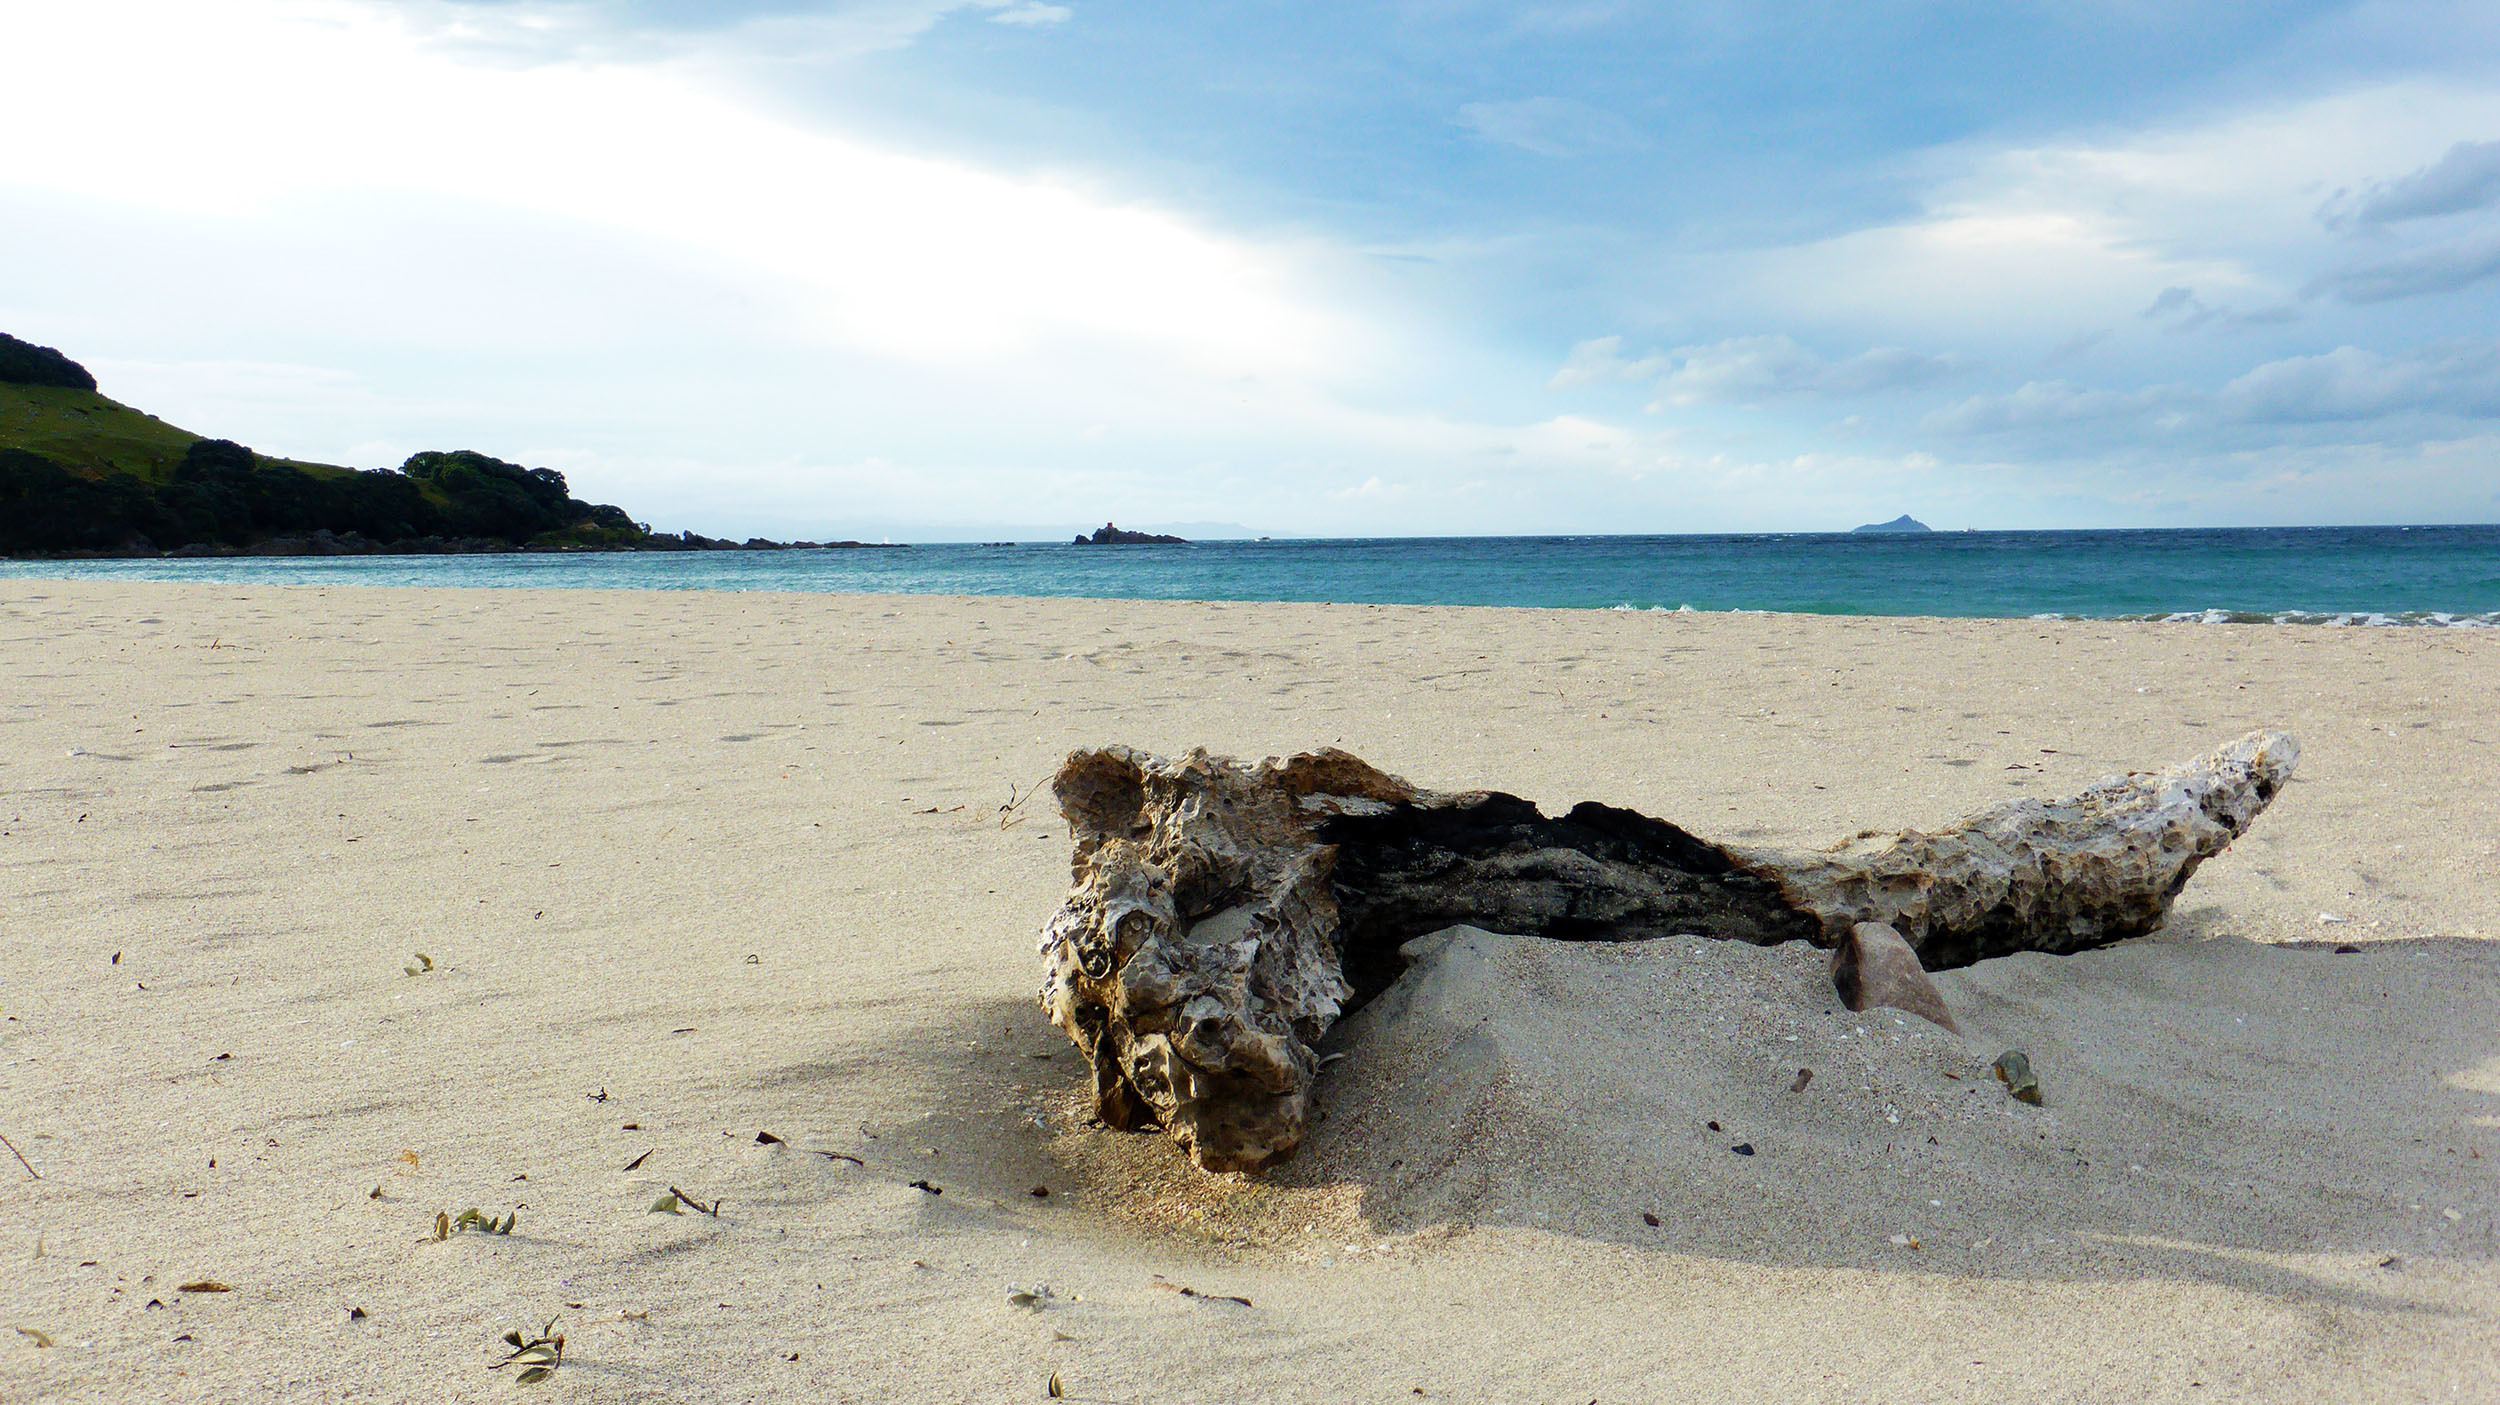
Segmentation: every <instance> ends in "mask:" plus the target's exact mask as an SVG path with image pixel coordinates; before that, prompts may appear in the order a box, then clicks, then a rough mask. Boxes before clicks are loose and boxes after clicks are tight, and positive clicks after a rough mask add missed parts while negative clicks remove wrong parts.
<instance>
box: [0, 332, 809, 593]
mask: <svg viewBox="0 0 2500 1405" xmlns="http://www.w3.org/2000/svg"><path fill="white" fill-rule="evenodd" d="M856 544H857V543H842V545H856ZM737 545H746V546H755V547H769V546H780V545H783V543H779V542H765V541H761V540H757V541H750V542H747V543H743V544H741V543H732V542H724V541H716V540H714V539H712V538H709V537H701V536H697V535H695V534H693V533H690V532H689V533H677V534H666V533H655V532H653V531H652V530H651V529H650V527H649V526H648V525H647V524H644V523H640V522H636V521H635V520H633V518H631V517H629V516H627V515H626V513H625V510H624V509H623V508H619V507H612V506H609V505H606V504H602V503H588V502H583V501H581V500H580V499H578V498H576V497H574V496H573V495H572V493H571V491H570V489H569V488H568V486H567V485H566V483H565V481H564V475H563V474H561V473H558V472H556V471H555V470H553V469H547V468H524V467H522V466H521V465H519V464H516V463H508V462H506V461H504V460H502V459H498V458H494V457H492V456H490V455H487V454H482V453H478V452H476V451H475V450H470V449H459V450H452V451H449V452H443V451H428V452H425V453H419V454H414V455H411V456H410V457H409V458H408V460H407V461H406V462H405V463H403V464H401V465H400V466H399V467H398V468H396V469H387V468H386V469H354V468H342V467H339V466H337V465H334V464H322V463H305V462H301V461H298V460H294V459H280V458H271V457H269V456H267V455H263V454H256V453H254V452H253V451H251V450H250V449H248V448H245V447H244V446H243V445H240V444H237V443H234V442H233V441H231V440H225V439H210V438H206V437H204V436H201V435H198V434H195V433H192V432H191V431H190V430H187V429H182V428H178V427H176V426H174V425H170V424H167V423H166V422H165V421H163V420H160V419H158V418H157V417H156V416H154V415H151V414H148V413H146V412H144V411H141V410H137V409H133V408H132V407H130V406H128V405H124V404H122V403H120V402H119V401H116V400H113V399H111V398H109V397H107V396H105V395H103V394H102V393H101V392H99V391H98V390H97V388H96V382H95V377H94V376H92V375H90V374H89V373H88V372H87V370H86V368H85V367H83V366H80V365H79V364H78V363H77V362H75V361H72V360H70V359H69V358H68V357H66V356H64V355H62V354H61V353H60V352H58V351H55V350H53V349H52V348H50V347H43V346H35V345H33V344H31V343H28V342H24V341H21V340H19V339H17V338H15V337H12V336H8V335H6V334H5V333H0V555H11V556H157V555H198V556H205V555H227V554H233V553H239V552H249V553H254V554H266V555H350V554H362V553H368V552H377V553H378V552H389V553H394V554H415V553H439V552H470V551H523V550H526V551H582V550H594V551H598V550H604V551H616V550H660V551H672V550H673V551H684V550H692V549H702V548H719V547H730V546H737ZM797 545H801V546H812V545H816V543H810V542H802V543H797Z"/></svg>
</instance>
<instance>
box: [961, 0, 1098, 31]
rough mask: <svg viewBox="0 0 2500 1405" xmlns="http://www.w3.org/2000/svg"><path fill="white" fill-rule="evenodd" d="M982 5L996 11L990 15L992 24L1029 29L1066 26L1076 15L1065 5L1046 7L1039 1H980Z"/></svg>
mask: <svg viewBox="0 0 2500 1405" xmlns="http://www.w3.org/2000/svg"><path fill="white" fill-rule="evenodd" d="M980 3H982V4H985V5H988V6H990V7H991V8H992V10H993V11H994V13H992V14H991V15H990V23H992V24H1009V25H1017V26H1021V27H1024V28H1028V29H1029V28H1037V27H1040V26H1043V25H1053V24H1065V23H1067V22H1068V20H1069V18H1070V17H1071V16H1073V15H1074V14H1075V13H1076V11H1074V10H1071V9H1069V8H1068V7H1067V6H1065V5H1044V4H1040V3H1038V0H1003V3H1002V0H980Z"/></svg>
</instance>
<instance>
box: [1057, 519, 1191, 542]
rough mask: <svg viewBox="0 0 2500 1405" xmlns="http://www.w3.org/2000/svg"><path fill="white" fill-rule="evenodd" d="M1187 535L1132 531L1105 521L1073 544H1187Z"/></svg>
mask: <svg viewBox="0 0 2500 1405" xmlns="http://www.w3.org/2000/svg"><path fill="white" fill-rule="evenodd" d="M1188 544H1189V538H1187V537H1167V536H1164V535H1162V534H1161V533H1158V532H1131V531H1125V530H1123V529H1121V528H1118V527H1114V526H1112V525H1111V524H1110V523H1108V522H1105V523H1103V524H1102V525H1101V526H1100V527H1098V528H1096V529H1095V530H1094V534H1093V535H1092V536H1090V537H1089V536H1085V535H1082V534H1079V535H1078V537H1077V539H1076V540H1075V541H1073V542H1071V543H1069V545H1071V546H1187V545H1188Z"/></svg>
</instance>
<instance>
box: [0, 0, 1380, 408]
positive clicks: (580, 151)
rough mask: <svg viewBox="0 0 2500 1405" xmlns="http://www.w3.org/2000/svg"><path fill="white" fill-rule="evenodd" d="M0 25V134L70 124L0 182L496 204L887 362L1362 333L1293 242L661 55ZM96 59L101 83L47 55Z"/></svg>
mask: <svg viewBox="0 0 2500 1405" xmlns="http://www.w3.org/2000/svg"><path fill="white" fill-rule="evenodd" d="M1001 13H1006V11H1002V12H1001ZM12 27H13V30H14V33H13V35H12V42H11V44H10V45H9V46H8V47H7V49H6V50H5V51H0V120H5V121H6V122H7V123H8V125H10V126H11V127H12V128H13V129H15V130H35V129H37V128H47V129H49V128H60V129H65V130H75V131H76V132H77V133H78V139H77V140H75V141H60V142H36V143H27V144H24V145H23V147H22V148H21V150H20V151H19V152H18V153H17V155H16V156H14V157H13V158H12V160H11V161H10V162H9V165H8V169H7V171H6V172H5V174H0V182H5V184H6V185H9V186H14V187H17V188H20V189H27V188H37V189H48V190H50V191H54V192H58V193H62V194H69V195H76V196H81V197H86V198H88V199H91V200H96V201H102V202H111V203H133V202H136V203H145V204H154V205H157V206H160V207H162V208H165V209H168V210H179V211H182V212H185V213H187V214H197V215H206V216H210V217H217V216H223V217H227V218H235V219H246V218H252V217H277V216H278V215H279V212H281V211H283V210H286V209H287V208H288V207H289V206H290V205H291V204H292V203H293V202H296V201H299V200H303V199H311V198H319V199H324V200H335V199H337V198H339V197H340V196H341V195H343V194H345V193H347V192H355V193H357V194H358V195H359V197H360V198H362V199H364V200H367V201H369V202H371V204H372V206H373V209H374V211H375V213H376V215H377V216H379V217H381V218H384V219H388V218H392V217H393V216H392V215H390V214H385V213H384V212H390V211H395V210H399V209H407V208H412V207H413V208H422V207H423V206H424V205H425V203H426V202H429V201H438V200H456V201H460V202H463V203H487V204H495V205H502V206H504V207H507V208H509V209H511V210H513V211H516V212H526V213H528V214H531V215H535V216H542V217H548V218H554V219H560V220H565V221H570V222H574V223H576V224H578V225H580V226H582V227H584V228H586V229H596V230H601V231H605V233H606V234H607V236H608V237H610V238H618V239H636V240H642V241H649V242H651V243H654V244H657V245H662V246H671V247H675V248H678V249H681V250H684V251H685V252H686V254H687V255H688V256H690V257H692V258H695V259H699V260H704V261H708V262H711V263H714V264H716V265H719V266H724V267H728V268H733V269H736V270H739V271H740V272H741V273H742V274H744V275H746V276H750V277H763V278H768V279H770V280H772V281H773V282H774V283H775V284H776V285H777V287H778V290H779V296H781V297H782V298H784V299H786V300H787V302H788V305H789V306H790V308H791V310H792V312H793V313H794V314H795V315H796V318H797V320H798V321H799V322H800V323H802V324H803V325H804V326H806V327H807V328H809V329H810V330H812V331H813V332H814V333H815V334H817V335H819V336H822V337H824V338H826V339H829V340H831V341H834V342H837V343H840V344H844V345H849V346H854V347H858V348H861V349H865V350H871V351H875V352H879V353H882V354H889V355H897V356H908V357H923V358H952V357H959V356H967V355H969V356H981V355H992V356H997V355H1007V354H1013V353H1017V352H1022V351H1027V350H1029V349H1031V348H1033V347H1034V346H1036V345H1039V344H1043V343H1046V342H1068V341H1079V342H1106V341H1107V342H1110V343H1114V344H1120V345H1126V346H1129V347H1132V348H1137V349H1140V350H1150V351H1151V352H1152V353H1153V354H1156V355H1162V356H1172V357H1179V358H1182V359H1184V360H1186V361H1188V362H1190V363H1192V364H1195V365H1198V366H1200V367H1202V368H1204V369H1206V370H1208V371H1210V372H1213V373H1219V374H1236V375H1257V374H1291V375H1311V374H1322V373H1325V372H1326V371H1327V369H1328V368H1330V367H1331V366H1333V365H1338V364H1342V363H1343V362H1344V361H1345V360H1346V359H1347V358H1349V357H1355V356H1360V355H1362V354H1363V352H1364V351H1365V350H1366V348H1367V344H1368V341H1369V337H1368V334H1367V332H1366V330H1365V329H1364V328H1363V327H1362V326H1361V325H1360V324H1359V323H1357V322H1355V321H1354V320H1352V319H1350V318H1348V317H1346V316H1343V315H1341V314H1340V313H1338V312H1337V311H1335V310H1334V309H1333V308H1332V307H1331V302H1332V299H1331V297H1330V296H1329V294H1328V292H1327V290H1326V289H1325V288H1324V287H1323V286H1322V285H1321V282H1320V272H1319V270H1318V268H1317V267H1316V265H1317V263H1318V262H1320V251H1318V250H1315V249H1313V248H1308V247H1302V248H1297V247H1293V246H1289V245H1285V244H1281V243H1256V242H1251V241H1246V240H1242V239H1239V238H1234V237H1228V236H1226V235H1223V234H1219V233H1216V232H1213V231H1210V230H1208V229H1205V228H1203V227H1201V226H1198V225H1196V224H1194V223H1192V222H1191V221H1189V220H1187V219H1185V218H1182V217H1180V216H1177V215H1174V214H1172V213H1169V212H1167V211H1163V210H1159V209H1156V208H1154V207H1152V206H1150V205H1146V204H1142V203H1138V202H1134V201H1130V200H1127V199H1123V198H1121V197H1118V196H1115V195H1111V194H1108V193H1105V192H1101V191H1097V190H1093V189H1089V188H1086V187H1085V186H1083V185H1081V184H1079V183H1076V182H1073V181H1070V180H1065V179H1048V178H1040V177H1027V176H1019V175H1003V174H998V173H993V172H989V171H984V170H981V169H978V168H975V167H972V166H968V165H964V164H961V163H957V162H951V161H946V160H941V159H936V158H930V157H924V156H917V155H910V154H905V153H902V152H897V151H892V150H885V149H880V148H878V147H875V146H872V145H869V144H866V143H863V142H860V141H857V140H854V139H850V138H847V137H844V136H841V135H838V134H834V133H830V132H823V131H817V130H812V129H808V128H805V127H800V126H796V125H793V124H791V123H788V122H786V121H783V120H780V119H777V118H775V117H772V116H770V115H767V114H764V113H762V112H760V111H758V110H755V109H752V108H749V107H745V106H743V105H741V104H740V103H739V102H738V101H736V100H735V99H734V98H733V97H729V96H725V95H723V94H720V93H717V92H715V91H712V90H711V89H710V88H708V87H707V86H705V85H704V84H702V83H700V82H698V81H697V80H696V79H695V78H694V77H693V76H692V75H691V74H689V73H687V72H685V71H681V70H678V69H674V68H671V67H668V66H665V65H639V66H628V65H616V64H599V63H580V62H565V63H550V64H541V65H538V66H534V67H530V68H527V69H519V68H512V67H493V66H481V65H474V64H464V63H461V62H459V61H458V60H457V58H456V56H454V55H449V54H446V53H444V52H443V51H441V50H439V49H437V48H435V47H433V46H431V45H429V44H427V43H424V42H421V37H420V36H419V35H418V34H416V33H414V32H412V30H411V29H410V27H409V26H408V25H406V24H404V23H402V22H400V21H399V20H397V19H396V18H395V17H392V16H388V15H384V14H379V13H377V12H374V11H372V10H369V9H365V8H362V7H357V6H353V5H347V4H341V3H290V0H239V3H237V4H233V5H223V6H217V7H206V6H188V5H177V6H170V7H168V6H147V5H134V4H128V3H116V0H92V3H83V4H80V5H75V6H55V7H46V8H44V9H40V10H37V11H33V12H30V13H29V14H27V15H25V16H22V17H19V18H17V19H14V20H13V21H12ZM141 29H144V30H146V31H148V33H149V42H148V43H146V44H138V45H131V44H124V43H122V42H120V41H121V39H122V38H123V37H124V36H126V35H127V34H129V33H130V32H133V31H136V30H141ZM106 51H113V52H117V53H118V54H119V57H118V58H117V59H116V68H117V73H118V81H116V82H115V83H114V84H112V85H99V84H96V83H95V82H93V81H92V76H91V75H89V74H87V73H85V72H84V71H83V70H81V69H80V68H78V67H76V66H73V65H64V64H60V63H58V62H55V61H54V60H53V58H52V57H51V56H53V55H57V54H61V53H75V52H106Z"/></svg>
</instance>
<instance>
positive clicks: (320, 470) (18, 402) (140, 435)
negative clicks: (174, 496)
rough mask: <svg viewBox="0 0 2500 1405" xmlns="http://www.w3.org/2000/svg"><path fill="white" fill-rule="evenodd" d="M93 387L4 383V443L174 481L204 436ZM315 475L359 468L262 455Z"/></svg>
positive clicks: (76, 465)
mask: <svg viewBox="0 0 2500 1405" xmlns="http://www.w3.org/2000/svg"><path fill="white" fill-rule="evenodd" d="M205 437H206V436H204V435H198V434H193V433H192V432H191V431H189V430H187V429H181V428H177V427H176V426H173V425H170V424H167V423H165V422H164V421H163V420H160V419H158V418H157V417H156V416H154V415H151V414H148V413H147V412H145V411H143V410H134V409H132V408H130V407H129V406H128V405H125V404H122V403H121V402H120V401H118V400H113V399H110V398H108V397H106V396H104V395H100V394H98V393H97V392H95V391H92V390H80V389H77V388H75V387H73V386H65V385H11V384H7V383H5V382H0V449H23V450H25V451H26V452H28V453H31V454H39V455H41V456H42V457H44V458H46V459H49V460H51V461H52V462H53V463H56V464H59V465H60V466H61V467H63V468H66V469H68V470H70V471H71V472H73V473H78V474H81V475H84V476H87V477H102V476H103V475H105V474H108V473H127V474H129V475H131V476H132V477H134V478H138V479H140V480H142V481H144V482H148V483H168V482H171V481H173V476H174V469H175V468H176V467H177V466H179V465H180V464H181V462H182V456H183V454H184V452H185V451H187V450H188V449H189V448H190V447H191V446H192V445H194V444H197V443H199V442H200V440H201V439H203V438H205ZM261 461H262V462H264V463H269V464H282V465H284V466H286V467H288V468H293V469H299V470H301V471H303V472H305V473H311V474H316V475H337V474H341V473H348V472H351V471H352V470H350V469H344V468H339V467H335V466H333V465H331V464H326V463H305V462H303V461H301V460H298V459H273V458H264V459H262V460H261Z"/></svg>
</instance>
